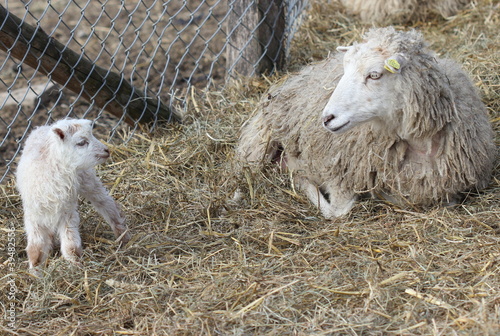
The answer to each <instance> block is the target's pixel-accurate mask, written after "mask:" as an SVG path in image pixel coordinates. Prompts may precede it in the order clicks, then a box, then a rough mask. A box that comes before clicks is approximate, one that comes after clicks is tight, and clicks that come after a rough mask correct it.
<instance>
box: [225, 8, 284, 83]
mask: <svg viewBox="0 0 500 336" xmlns="http://www.w3.org/2000/svg"><path fill="white" fill-rule="evenodd" d="M228 11H229V15H228V27H227V35H228V37H227V42H228V44H227V56H226V58H227V61H226V68H227V69H228V77H234V73H238V74H240V75H243V76H252V75H254V74H261V73H263V72H265V71H269V72H270V71H272V70H273V69H274V68H275V67H276V68H278V69H279V68H281V67H282V66H283V65H284V61H285V50H284V48H283V46H284V38H285V36H284V33H285V6H284V1H283V0H228Z"/></svg>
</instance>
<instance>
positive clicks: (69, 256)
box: [59, 209, 83, 263]
mask: <svg viewBox="0 0 500 336" xmlns="http://www.w3.org/2000/svg"><path fill="white" fill-rule="evenodd" d="M79 225H80V216H79V215H78V211H77V209H74V210H73V211H72V212H71V214H70V215H69V217H68V218H63V219H62V221H61V223H60V226H59V237H60V239H61V253H62V255H63V257H64V259H66V260H68V261H71V262H74V263H78V259H79V258H80V257H81V256H82V253H83V247H82V239H81V238H80V232H79V229H78V227H79Z"/></svg>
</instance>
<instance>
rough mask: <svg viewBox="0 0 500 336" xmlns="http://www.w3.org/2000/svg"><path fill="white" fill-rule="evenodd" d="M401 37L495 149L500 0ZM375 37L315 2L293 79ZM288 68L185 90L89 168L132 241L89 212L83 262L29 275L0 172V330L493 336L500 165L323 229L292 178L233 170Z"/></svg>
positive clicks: (14, 206)
mask: <svg viewBox="0 0 500 336" xmlns="http://www.w3.org/2000/svg"><path fill="white" fill-rule="evenodd" d="M409 27H413V28H417V29H419V30H421V31H422V32H423V34H424V36H425V37H426V39H427V40H428V41H429V42H430V44H431V47H432V48H433V49H434V50H436V51H437V52H438V53H439V54H440V55H441V56H446V57H450V58H453V59H455V60H456V61H457V62H458V63H460V64H462V65H463V67H464V68H465V70H466V71H467V72H468V73H469V74H470V75H471V78H472V79H473V81H474V83H475V84H476V85H477V87H478V89H479V91H480V93H481V95H482V97H483V101H484V102H485V104H486V105H487V108H488V113H489V115H490V120H491V122H492V124H493V127H494V129H495V132H496V142H497V144H500V90H499V87H500V75H499V74H500V50H499V49H500V48H499V46H500V36H499V34H498V27H500V5H499V2H498V1H493V0H479V1H477V4H475V5H473V6H471V7H470V8H467V9H465V10H464V11H462V12H460V13H459V14H458V15H457V16H455V17H452V18H449V19H443V18H438V17H436V18H432V19H430V20H428V21H426V22H413V23H410V24H408V25H406V26H404V27H403V26H398V27H397V28H400V29H407V28H409ZM368 28H369V27H368V26H365V25H362V24H360V23H359V22H358V21H357V19H356V18H355V17H351V16H350V15H348V14H347V13H344V12H343V10H342V8H341V7H340V6H339V5H338V4H337V3H335V2H332V3H326V2H325V1H313V2H312V5H311V8H310V10H309V12H308V14H307V16H306V18H305V21H304V23H303V25H302V27H301V28H300V30H299V32H298V35H297V36H296V39H295V41H294V43H293V47H292V51H291V63H290V64H289V67H288V71H294V70H296V69H298V68H299V67H301V66H302V65H304V64H306V63H309V62H313V61H316V60H319V59H322V58H324V57H325V56H327V55H328V53H329V52H331V51H333V50H335V48H336V47H337V46H338V45H348V44H350V43H352V42H354V41H358V40H359V38H360V36H361V35H362V33H363V32H364V31H366V29H368ZM283 75H285V72H283V73H281V74H276V75H274V76H272V77H265V78H260V79H251V80H247V81H244V80H242V81H241V82H235V83H234V84H233V86H231V87H229V88H228V89H227V90H225V91H223V92H217V91H213V90H212V91H207V92H202V90H193V91H192V92H190V94H189V96H188V101H187V112H188V114H187V116H186V120H185V122H184V123H183V124H181V125H161V126H160V127H159V128H158V129H157V130H156V131H155V132H153V133H148V132H147V131H146V130H144V131H143V130H141V129H137V130H136V131H135V132H134V133H133V135H132V134H130V133H127V131H123V132H119V133H117V136H116V138H117V139H118V140H120V139H122V140H125V139H128V141H127V142H120V141H118V142H113V143H112V144H110V148H111V151H112V158H111V159H110V160H109V161H108V162H107V163H106V164H104V165H102V166H100V167H99V169H98V173H99V175H100V176H101V178H102V180H103V181H105V183H106V185H107V186H108V188H109V190H110V192H111V194H112V195H113V197H114V198H115V199H117V200H118V202H120V204H121V205H122V208H123V210H124V211H125V213H126V215H127V222H128V225H129V227H130V230H131V234H132V240H131V241H130V242H129V243H128V244H127V245H126V246H125V247H124V248H119V247H118V246H117V244H116V243H115V241H114V238H113V235H112V232H111V230H110V228H109V227H108V226H107V225H106V223H105V222H104V221H103V219H102V218H101V217H100V216H99V215H98V214H96V213H95V211H94V210H93V209H92V207H91V206H90V205H89V204H87V203H85V202H83V203H82V206H81V208H80V216H81V235H82V240H83V242H84V255H83V258H82V264H83V266H81V267H75V266H73V265H71V264H69V263H67V262H66V261H64V260H63V259H62V258H61V256H60V253H58V252H54V253H53V254H52V255H51V257H50V259H49V261H48V264H47V266H46V268H45V272H44V274H43V275H42V276H41V277H40V278H35V277H34V276H32V275H30V274H29V273H28V272H27V259H26V253H25V252H24V248H25V246H26V239H25V236H24V231H23V224H22V208H21V202H20V199H19V196H18V195H17V192H16V190H15V187H14V182H13V181H12V180H11V179H7V180H6V181H5V183H4V184H2V185H0V230H1V231H2V232H4V234H2V235H0V248H1V249H0V256H1V261H2V263H0V289H1V290H0V303H1V311H2V317H3V318H4V321H3V323H2V324H1V326H0V330H1V332H0V333H1V334H5V335H82V336H83V335H85V336H87V335H499V334H500V332H499V330H500V277H499V274H500V264H499V260H500V258H499V257H500V245H499V244H500V166H499V165H498V163H497V165H496V168H495V171H494V176H493V179H492V181H491V184H490V186H489V187H488V188H487V189H485V190H483V191H481V192H480V193H474V194H471V195H469V197H467V199H466V200H465V201H464V202H463V203H462V204H459V205H457V206H454V207H447V208H440V207H435V208H431V209H426V210H422V209H412V208H399V207H396V206H394V205H391V204H388V203H384V202H380V201H374V200H365V201H362V202H360V203H358V204H357V205H356V206H355V207H354V209H353V210H352V212H351V213H350V214H349V215H347V216H345V217H343V218H337V219H334V220H326V219H324V218H323V217H322V216H321V215H320V214H319V212H318V210H317V209H316V208H315V207H314V206H312V205H311V204H310V203H309V201H308V200H307V199H306V198H305V196H304V195H302V194H301V193H298V192H296V191H295V189H294V186H293V185H292V184H291V182H290V178H289V176H288V175H287V174H282V173H279V172H278V171H275V170H266V171H259V170H249V169H245V170H240V169H239V168H238V165H237V164H236V162H235V160H234V148H235V145H236V143H237V140H238V134H239V128H240V126H241V125H242V124H243V122H244V121H245V120H247V119H248V117H249V116H250V115H251V114H252V112H253V111H254V110H255V108H256V106H257V102H258V100H259V98H260V96H261V95H262V94H263V93H264V92H265V90H266V89H267V88H268V87H269V85H270V84H271V83H274V82H276V81H279V80H280V78H282V76H283ZM497 162H498V161H497ZM237 189H242V190H243V191H244V200H243V202H242V203H238V204H236V203H234V202H233V195H234V193H235V191H236V190H237ZM9 257H12V259H10V260H9V259H8V258H9ZM9 261H10V262H9ZM10 323H13V324H10Z"/></svg>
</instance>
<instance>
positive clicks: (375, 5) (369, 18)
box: [341, 0, 471, 24]
mask: <svg viewBox="0 0 500 336" xmlns="http://www.w3.org/2000/svg"><path fill="white" fill-rule="evenodd" d="M341 3H342V4H343V5H344V7H345V8H346V9H347V11H348V12H350V13H353V14H355V15H359V16H360V18H361V20H362V21H363V22H366V23H376V24H389V23H401V22H408V21H414V20H421V19H425V18H426V17H427V16H428V15H429V14H430V13H435V14H439V15H441V16H443V17H445V18H446V17H450V16H453V15H455V14H457V12H458V11H459V10H461V9H463V8H464V7H465V6H466V5H467V4H469V3H471V1H470V0H425V1H422V0H341Z"/></svg>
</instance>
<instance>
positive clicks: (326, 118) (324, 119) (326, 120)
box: [323, 114, 335, 126]
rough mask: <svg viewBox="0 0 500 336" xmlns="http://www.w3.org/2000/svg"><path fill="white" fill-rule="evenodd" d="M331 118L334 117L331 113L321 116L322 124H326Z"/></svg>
mask: <svg viewBox="0 0 500 336" xmlns="http://www.w3.org/2000/svg"><path fill="white" fill-rule="evenodd" d="M333 119H335V116H334V115H333V114H329V115H327V116H326V117H323V125H325V126H326V125H328V123H329V122H330V121H332V120H333Z"/></svg>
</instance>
